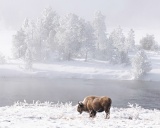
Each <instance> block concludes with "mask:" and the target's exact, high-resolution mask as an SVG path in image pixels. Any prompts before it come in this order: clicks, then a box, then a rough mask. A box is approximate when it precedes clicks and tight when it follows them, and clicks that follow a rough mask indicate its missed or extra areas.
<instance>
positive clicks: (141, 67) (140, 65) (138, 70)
mask: <svg viewBox="0 0 160 128" xmlns="http://www.w3.org/2000/svg"><path fill="white" fill-rule="evenodd" d="M151 69H152V68H151V62H150V61H149V59H148V58H147V56H146V54H145V52H144V51H143V50H140V51H138V52H137V53H136V55H135V56H134V58H133V59H132V70H133V71H132V74H133V77H134V79H139V78H141V77H142V76H143V75H144V74H145V73H147V72H149V71H150V70H151Z"/></svg>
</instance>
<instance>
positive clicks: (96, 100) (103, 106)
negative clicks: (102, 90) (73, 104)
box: [77, 96, 112, 119]
mask: <svg viewBox="0 0 160 128" xmlns="http://www.w3.org/2000/svg"><path fill="white" fill-rule="evenodd" d="M111 104H112V100H111V99H110V98H109V97H106V96H87V97H86V98H84V100H83V102H79V103H78V106H77V111H78V112H79V113H80V114H81V113H82V112H83V111H85V112H88V113H89V116H90V117H95V116H96V113H97V112H103V111H105V112H106V118H107V119H109V116H110V107H111Z"/></svg>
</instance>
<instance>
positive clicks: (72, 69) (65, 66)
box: [0, 53, 160, 81]
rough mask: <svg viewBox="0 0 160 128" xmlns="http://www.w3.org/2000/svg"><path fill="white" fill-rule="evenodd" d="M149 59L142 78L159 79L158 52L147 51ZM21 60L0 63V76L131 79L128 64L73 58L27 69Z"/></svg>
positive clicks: (159, 56)
mask: <svg viewBox="0 0 160 128" xmlns="http://www.w3.org/2000/svg"><path fill="white" fill-rule="evenodd" d="M147 55H148V57H149V58H150V59H151V64H152V70H151V71H150V72H149V73H147V75H146V76H145V77H144V78H143V80H147V81H160V79H159V76H160V54H157V53H147ZM24 67H25V66H24V62H23V61H21V60H10V61H8V62H7V64H4V65H0V77H44V78H45V77H47V78H82V79H112V80H133V77H132V74H131V66H130V65H113V64H110V63H108V62H105V61H97V60H89V61H87V62H85V61H84V60H73V61H55V62H53V63H34V64H33V70H31V71H27V70H25V68H24Z"/></svg>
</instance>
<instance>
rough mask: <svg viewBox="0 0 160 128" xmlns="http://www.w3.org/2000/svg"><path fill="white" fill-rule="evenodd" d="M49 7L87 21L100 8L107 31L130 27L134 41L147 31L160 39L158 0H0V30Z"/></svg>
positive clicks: (126, 29) (159, 6) (20, 22)
mask: <svg viewBox="0 0 160 128" xmlns="http://www.w3.org/2000/svg"><path fill="white" fill-rule="evenodd" d="M48 6H51V7H52V9H53V10H55V11H56V12H57V13H58V14H59V15H61V16H62V15H65V14H67V13H70V12H72V13H75V14H77V15H78V16H80V17H82V18H84V19H86V20H89V21H91V20H92V19H93V15H94V12H95V11H96V10H100V11H101V12H102V13H103V14H104V15H105V16H106V25H107V30H108V32H110V31H112V30H113V29H114V28H116V27H118V26H121V27H122V28H123V29H124V32H127V31H128V30H129V29H130V28H133V29H134V30H135V35H136V40H137V42H138V41H139V39H140V38H141V37H142V36H144V35H146V33H148V34H154V35H155V38H156V40H157V41H158V42H160V36H159V33H160V13H159V12H160V0H0V31H1V32H2V31H4V30H6V29H7V30H17V29H18V28H19V27H20V26H21V24H22V22H23V20H24V19H25V18H26V17H28V18H31V19H36V18H37V17H39V16H40V14H41V12H42V11H43V9H44V8H45V7H48ZM2 33H3V32H2ZM1 36H2V35H0V42H1V43H0V44H2V41H1V40H2V39H1ZM3 40H4V39H3Z"/></svg>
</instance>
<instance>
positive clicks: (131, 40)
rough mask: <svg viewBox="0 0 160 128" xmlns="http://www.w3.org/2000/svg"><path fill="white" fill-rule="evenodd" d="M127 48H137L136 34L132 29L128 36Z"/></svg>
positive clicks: (130, 49)
mask: <svg viewBox="0 0 160 128" xmlns="http://www.w3.org/2000/svg"><path fill="white" fill-rule="evenodd" d="M125 45H126V50H127V49H128V50H129V51H134V50H135V34H134V30H133V29H131V30H130V31H129V33H128V36H127V38H126V44H125Z"/></svg>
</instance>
